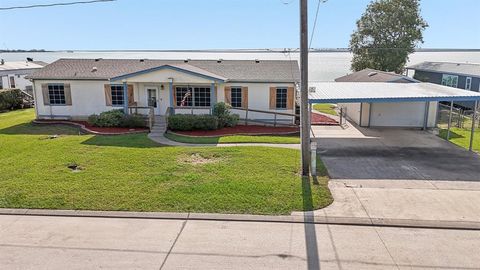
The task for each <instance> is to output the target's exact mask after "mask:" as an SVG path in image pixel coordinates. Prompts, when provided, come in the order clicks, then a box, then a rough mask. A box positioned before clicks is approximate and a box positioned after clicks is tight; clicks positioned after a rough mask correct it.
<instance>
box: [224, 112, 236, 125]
mask: <svg viewBox="0 0 480 270" xmlns="http://www.w3.org/2000/svg"><path fill="white" fill-rule="evenodd" d="M239 120H240V116H239V115H238V114H230V115H229V116H227V117H226V118H225V123H224V126H225V127H234V126H236V125H237V124H238V121H239Z"/></svg>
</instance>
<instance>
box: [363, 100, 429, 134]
mask: <svg viewBox="0 0 480 270" xmlns="http://www.w3.org/2000/svg"><path fill="white" fill-rule="evenodd" d="M371 106H372V112H371V118H370V126H371V127H412V128H413V127H423V123H424V119H425V102H399V103H373V104H372V105H371ZM437 108H438V103H437V102H431V103H430V107H429V112H428V124H427V127H435V126H436V119H437Z"/></svg>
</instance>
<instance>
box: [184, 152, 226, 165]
mask: <svg viewBox="0 0 480 270" xmlns="http://www.w3.org/2000/svg"><path fill="white" fill-rule="evenodd" d="M223 159H224V158H222V157H220V156H217V155H205V154H203V153H188V154H185V155H181V156H180V157H179V158H178V161H179V162H181V163H188V164H192V165H203V164H211V163H218V162H220V161H222V160H223Z"/></svg>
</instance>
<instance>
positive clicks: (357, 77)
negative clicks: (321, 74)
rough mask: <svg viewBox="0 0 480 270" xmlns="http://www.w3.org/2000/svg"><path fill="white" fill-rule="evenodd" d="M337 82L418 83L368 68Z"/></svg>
mask: <svg viewBox="0 0 480 270" xmlns="http://www.w3.org/2000/svg"><path fill="white" fill-rule="evenodd" d="M335 81H336V82H398V83H412V82H418V81H417V80H415V79H412V78H409V77H407V76H403V75H399V74H395V73H392V72H385V71H379V70H375V69H370V68H366V69H364V70H360V71H358V72H354V73H351V74H348V75H346V76H343V77H340V78H336V79H335Z"/></svg>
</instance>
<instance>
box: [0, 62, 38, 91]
mask: <svg viewBox="0 0 480 270" xmlns="http://www.w3.org/2000/svg"><path fill="white" fill-rule="evenodd" d="M29 60H32V59H30V58H29ZM45 65H46V63H44V62H40V61H33V60H32V61H28V60H27V61H25V62H5V61H4V60H3V59H1V60H0V89H8V88H17V89H20V90H23V91H25V92H27V93H28V94H30V95H32V94H33V90H32V82H30V81H29V80H28V79H25V76H27V75H29V74H32V73H33V72H34V71H36V70H38V69H41V68H43V67H44V66H45Z"/></svg>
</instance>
